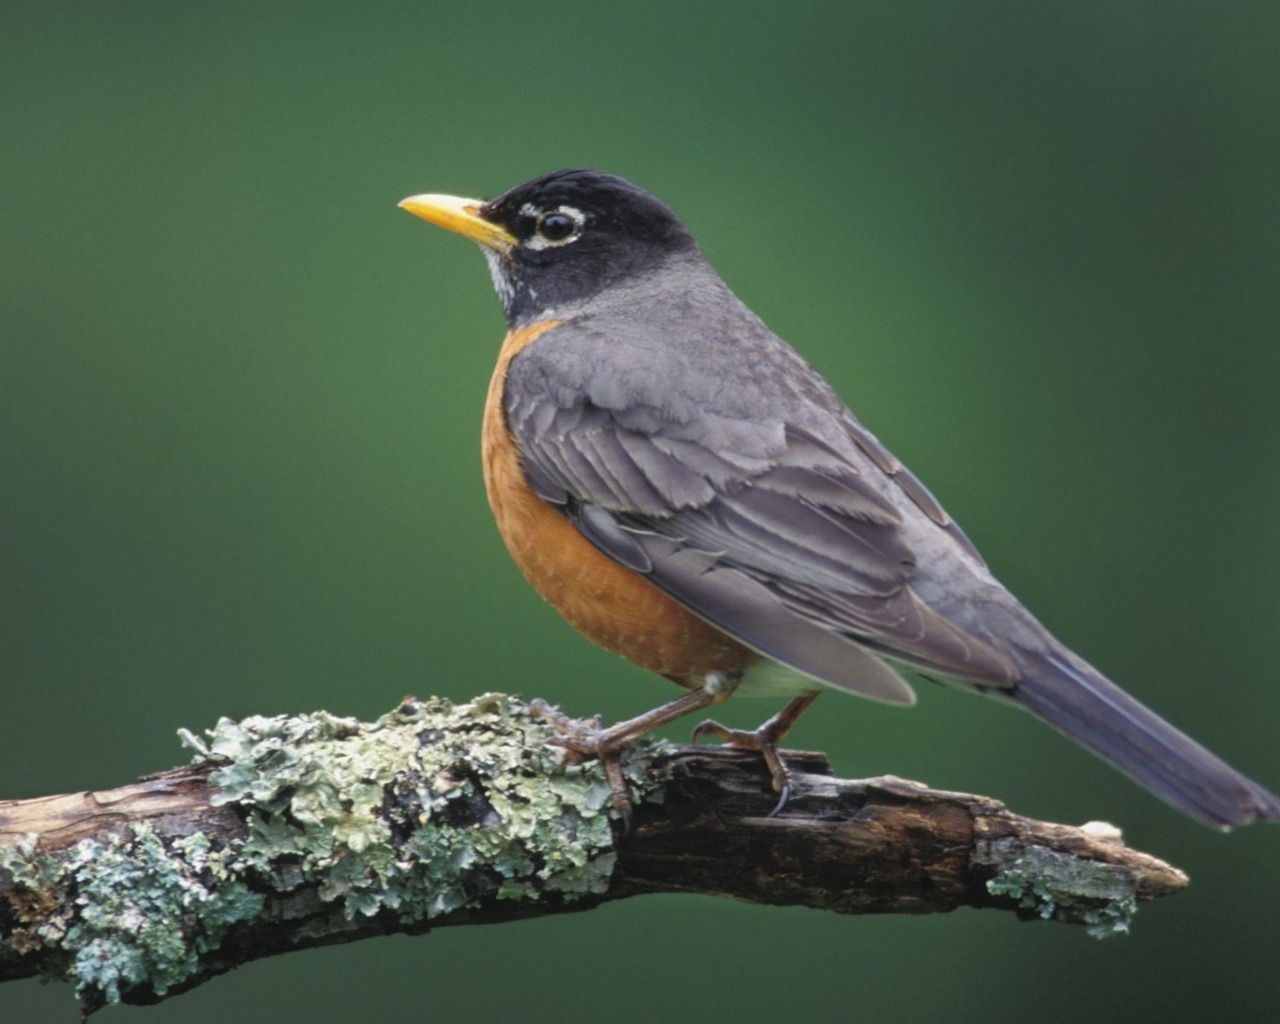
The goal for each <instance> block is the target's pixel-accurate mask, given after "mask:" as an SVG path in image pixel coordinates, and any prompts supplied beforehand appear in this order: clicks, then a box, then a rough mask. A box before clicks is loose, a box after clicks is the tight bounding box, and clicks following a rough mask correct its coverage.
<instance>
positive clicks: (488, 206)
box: [400, 170, 696, 323]
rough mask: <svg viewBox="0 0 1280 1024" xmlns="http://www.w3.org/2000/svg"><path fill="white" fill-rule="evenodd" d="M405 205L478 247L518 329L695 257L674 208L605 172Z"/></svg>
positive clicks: (563, 174) (560, 175) (561, 175)
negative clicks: (676, 259)
mask: <svg viewBox="0 0 1280 1024" xmlns="http://www.w3.org/2000/svg"><path fill="white" fill-rule="evenodd" d="M400 205H401V206H402V207H404V208H405V209H406V210H408V211H409V212H410V213H414V214H417V215H418V216H419V217H422V218H423V219H425V220H429V221H431V222H432V223H433V224H438V225H440V226H441V227H444V228H448V229H449V230H451V231H456V232H458V233H459V234H461V235H465V236H466V237H468V238H470V239H472V240H473V241H476V242H479V243H480V245H481V247H482V249H483V251H484V254H485V257H486V258H487V259H488V261H489V269H490V271H491V272H492V274H493V283H494V287H496V288H497V290H498V295H499V297H500V298H501V299H502V305H503V308H504V309H505V310H506V312H507V318H508V319H509V320H511V321H512V322H513V323H514V322H517V321H529V320H536V319H539V318H540V316H541V315H542V314H544V313H547V312H549V311H551V310H554V309H556V308H558V307H562V306H565V305H567V304H572V303H575V302H581V301H582V300H585V299H588V298H590V297H591V296H593V295H595V294H596V293H598V292H600V291H601V290H602V289H604V288H606V287H608V286H610V285H615V284H617V283H619V282H621V281H624V280H626V279H628V278H632V277H637V276H641V275H644V274H647V273H649V272H651V271H653V270H656V269H657V268H659V267H661V266H663V265H664V264H665V263H666V262H667V261H668V260H669V259H670V258H671V257H673V256H676V255H681V254H686V253H692V252H696V245H695V244H694V241H693V238H692V237H691V236H690V234H689V232H687V231H686V230H685V229H684V226H683V225H682V224H681V223H680V221H679V220H678V219H677V218H676V215H675V214H674V213H672V212H671V210H670V209H669V208H668V207H666V206H665V205H663V204H662V203H661V202H659V201H658V200H657V199H655V198H654V197H653V196H651V195H649V193H647V192H644V191H642V190H640V189H638V188H636V187H635V186H634V185H632V184H631V183H630V182H628V181H624V180H623V179H621V178H618V177H615V176H614V175H612V174H603V173H601V172H600V171H587V170H570V171H556V172H554V173H553V174H544V175H543V176H542V177H540V178H534V179H533V180H532V181H527V182H525V183H524V184H523V185H517V186H516V187H515V188H513V189H511V190H510V191H508V192H505V193H504V194H502V195H500V196H499V197H498V198H497V199H493V200H490V201H489V202H482V201H480V200H478V199H461V198H458V197H457V196H444V195H421V196H412V197H410V198H409V199H405V200H404V201H403V202H401V203H400Z"/></svg>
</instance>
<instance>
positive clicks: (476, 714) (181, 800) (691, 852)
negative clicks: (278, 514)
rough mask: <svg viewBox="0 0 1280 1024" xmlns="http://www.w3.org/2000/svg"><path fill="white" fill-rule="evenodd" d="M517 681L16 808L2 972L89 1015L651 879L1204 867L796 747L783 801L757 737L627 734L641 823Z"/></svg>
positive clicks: (855, 893)
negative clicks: (851, 773)
mask: <svg viewBox="0 0 1280 1024" xmlns="http://www.w3.org/2000/svg"><path fill="white" fill-rule="evenodd" d="M552 735H553V734H552V732H551V731H550V729H549V727H548V726H547V725H546V724H545V723H543V722H541V721H539V720H537V719H534V718H531V717H530V715H529V711H528V708H527V707H526V706H525V705H524V704H522V703H521V702H519V701H518V700H516V699H514V698H510V697H506V696H503V695H498V694H490V695H487V696H484V697H480V698H477V699H476V700H474V701H471V702H470V703H468V704H463V705H458V706H454V705H452V704H450V703H448V702H447V701H444V700H441V699H438V698H437V699H433V700H429V701H424V702H420V701H417V700H407V701H405V703H404V704H402V705H401V706H400V707H399V708H397V709H396V710H395V711H393V712H391V713H390V714H388V715H385V716H383V717H382V718H381V719H379V720H378V721H377V722H373V723H361V722H357V721H354V720H351V719H340V718H335V717H334V716H332V715H329V714H327V713H324V712H317V713H315V714H312V715H303V716H295V717H278V718H250V719H246V720H244V721H243V722H239V723H236V722H231V721H229V720H226V719H224V720H223V721H221V722H219V723H218V725H217V726H216V727H215V728H214V729H212V730H210V731H209V733H208V736H209V739H208V741H207V742H205V741H203V740H200V739H197V738H196V737H194V736H192V735H191V734H190V733H185V732H184V740H185V741H186V742H187V743H188V744H189V745H191V746H193V747H195V748H196V750H197V756H196V759H195V763H194V764H193V765H192V766H191V767H187V768H179V769H175V770H173V771H169V772H164V773H162V774H159V775H155V776H150V777H147V778H143V779H141V780H139V781H138V782H136V783H133V784H132V785H128V786H123V787H120V788H119V789H112V790H105V791H101V792H96V793H89V792H86V793H74V794H67V795H63V796H51V797H42V798H38V799H33V800H19V801H10V802H2V803H0V980H7V979H13V978H22V977H29V976H31V975H34V974H37V973H40V974H45V975H50V976H54V977H57V978H60V979H64V980H66V981H69V982H71V983H73V984H74V985H75V987H76V991H77V994H78V996H79V998H80V1000H81V1003H82V1006H83V1007H84V1009H85V1012H90V1011H92V1010H94V1009H96V1008H97V1007H99V1006H101V1005H103V1004H104V1003H108V1002H117V1001H123V1002H130V1003H150V1002H156V1001H159V1000H160V999H163V998H166V997H168V996H171V995H174V994H176V993H178V992H181V991H184V990H186V989H189V988H192V987H194V986H196V985H198V984H200V983H202V982H204V981H207V980H208V979H209V978H211V977H214V976H215V975H217V974H220V973H222V972H224V971H227V970H230V969H231V968H233V967H235V966H237V965H238V964H241V963H245V962H248V961H250V960H254V959H257V958H259V957H263V956H269V955H272V954H275V953H283V952H288V951H290V950H295V949H303V948H307V947H312V946H320V945H328V944H332V943H337V942H347V941H352V940H355V939H359V938H364V937H366V936H371V935H384V934H388V933H392V932H406V933H421V932H425V931H428V930H429V929H431V928H433V927H438V926H442V925H450V924H465V923H472V924H474V923H493V922H500V921H509V920H513V919H517V918H524V917H532V916H537V915H541V914H550V913H559V912H563V911H576V910H587V909H590V908H592V907H594V906H596V905H598V904H600V903H602V902H605V901H607V900H614V899H620V898H624V897H628V896H635V895H638V894H642V893H650V892H699V893H715V894H719V895H723V896H729V897H732V898H735V899H741V900H748V901H751V902H755V903H769V904H801V905H804V906H810V907H815V908H819V909H824V910H833V911H836V912H838V913H850V914H857V913H912V914H919V913H934V912H939V911H947V910H953V909H955V908H956V907H960V906H971V907H990V908H996V909H1002V910H1007V911H1012V912H1014V913H1015V914H1017V915H1018V916H1019V917H1023V918H1044V919H1053V920H1058V921H1066V922H1071V923H1077V924H1084V925H1086V926H1087V927H1088V928H1089V929H1090V930H1091V931H1092V932H1093V933H1094V934H1097V935H1105V934H1110V933H1113V932H1116V931H1123V930H1125V929H1126V928H1127V926H1128V921H1129V919H1130V917H1131V916H1132V914H1133V913H1134V911H1135V909H1136V905H1137V902H1138V901H1140V900H1145V899H1151V898H1153V897H1155V896H1160V895H1165V894H1168V893H1173V892H1177V891H1179V890H1180V889H1182V888H1184V887H1185V886H1186V884H1187V879H1186V876H1185V875H1183V874H1182V873H1181V872H1180V871H1178V870H1177V869H1176V868H1173V867H1170V866H1169V865H1168V864H1165V863H1163V862H1162V861H1159V860H1156V859H1155V858H1154V857H1150V856H1148V855H1146V854H1143V853H1139V852H1137V851H1134V850H1130V849H1128V848H1127V847H1125V846H1124V845H1123V844H1122V843H1121V841H1120V837H1119V833H1118V832H1117V831H1116V830H1115V829H1113V828H1112V827H1111V826H1105V825H1098V824H1096V823H1095V824H1092V825H1086V826H1084V827H1081V828H1071V827H1068V826H1065V825H1052V824H1046V823H1043V822H1037V821H1032V820H1030V819H1027V818H1021V817H1018V816H1017V815H1013V814H1010V813H1009V812H1008V811H1007V810H1006V809H1005V808H1004V806H1003V805H1001V804H1000V803H998V802H997V801H995V800H992V799H990V798H988V797H980V796H971V795H968V794H963V793H947V792H940V791H937V790H931V789H927V788H926V787H924V786H921V785H919V784H917V783H913V782H907V781H904V780H901V779H895V778H892V777H885V778H880V779H869V780H864V781H856V782H855V781H848V780H840V779H835V778H832V777H831V775H830V768H829V766H828V764H827V762H826V759H825V758H824V757H823V756H822V755H819V754H805V753H791V754H789V755H788V758H789V762H790V764H791V765H792V767H793V769H795V770H796V771H797V774H798V779H799V786H798V792H797V794H796V795H795V796H794V797H793V799H792V800H791V802H790V803H789V804H788V806H787V808H786V810H785V811H784V812H783V813H782V814H781V815H779V816H778V817H775V818H770V817H766V814H767V812H768V810H769V808H770V806H771V804H772V802H773V799H774V797H773V794H772V793H771V792H770V790H769V781H768V774H767V772H766V771H765V769H764V767H763V764H762V763H761V759H760V758H759V757H758V755H755V754H753V753H749V752H743V751H737V750H732V749H725V748H698V747H671V746H670V745H667V744H662V743H643V744H638V745H637V746H636V747H634V748H633V749H631V750H630V751H628V752H627V754H626V756H625V760H624V770H625V773H626V775H627V778H628V780H629V782H630V784H631V786H632V792H633V794H634V798H635V804H636V811H635V822H634V827H633V829H632V831H631V833H630V834H627V835H623V834H622V831H621V826H620V825H619V823H618V822H617V821H616V820H615V819H616V817H617V815H616V812H615V811H614V809H613V805H612V801H611V792H610V787H609V783H608V781H607V779H606V778H605V775H604V772H603V771H602V770H601V769H600V766H599V765H598V764H597V763H596V762H594V761H588V762H585V763H582V764H573V763H571V759H570V758H567V757H566V755H565V752H564V751H563V750H562V749H561V748H559V747H557V746H555V745H553V744H549V743H548V742H547V740H548V739H549V738H551V736H552Z"/></svg>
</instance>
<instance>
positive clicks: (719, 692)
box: [529, 672, 799, 832]
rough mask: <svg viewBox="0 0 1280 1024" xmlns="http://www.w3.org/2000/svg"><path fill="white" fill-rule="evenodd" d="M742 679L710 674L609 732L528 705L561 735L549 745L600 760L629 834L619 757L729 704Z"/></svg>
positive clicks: (543, 705) (596, 723)
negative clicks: (667, 728) (650, 736)
mask: <svg viewBox="0 0 1280 1024" xmlns="http://www.w3.org/2000/svg"><path fill="white" fill-rule="evenodd" d="M740 678H741V673H737V672H709V673H708V674H707V676H706V678H705V679H704V680H703V682H702V685H701V686H699V687H698V688H697V689H696V690H691V691H689V692H688V693H686V694H685V695H684V696H683V697H677V698H676V699H675V700H671V701H667V703H665V704H661V705H659V706H658V707H656V708H654V709H653V710H651V711H646V712H645V713H644V714H643V715H637V716H636V717H635V718H628V719H627V720H626V721H625V722H618V723H617V724H616V725H611V726H609V727H608V728H607V729H605V728H602V727H601V724H600V719H599V718H598V717H597V718H595V719H594V720H590V721H583V720H582V719H577V718H570V717H569V716H568V715H566V714H565V713H564V712H563V711H561V710H560V709H559V708H555V707H552V706H551V705H550V704H548V703H547V702H546V701H545V700H540V699H537V700H532V701H530V702H529V708H530V710H531V711H532V712H533V713H534V714H535V715H536V716H537V717H539V718H542V719H545V720H546V721H547V722H549V723H551V726H552V727H553V728H554V729H555V730H556V732H558V733H559V734H560V735H559V736H556V737H555V738H554V739H552V740H550V741H549V742H551V743H554V744H556V745H557V746H560V747H564V748H565V749H566V750H569V751H572V752H573V753H574V754H577V755H579V760H581V758H582V757H585V756H594V757H597V758H599V759H600V763H601V764H603V765H604V769H605V772H606V774H607V775H608V776H609V785H610V786H611V787H612V789H613V804H614V806H615V807H616V808H617V809H618V813H619V814H621V815H622V822H623V827H624V828H625V829H626V831H628V832H630V831H631V794H630V792H629V791H628V789H627V780H626V778H625V777H624V776H623V774H622V759H621V757H620V756H619V755H620V754H621V753H622V751H623V750H625V749H626V748H627V747H628V746H630V745H631V744H632V743H634V742H635V741H636V740H638V739H639V738H640V737H641V736H644V735H646V734H647V733H650V732H653V730H655V729H660V728H662V727H663V726H664V725H669V724H670V723H671V722H674V721H675V720H676V719H677V718H683V717H684V716H685V715H688V714H692V713H693V712H694V711H701V710H702V709H703V708H706V707H710V706H711V705H712V704H719V703H720V702H721V701H723V700H727V699H728V697H729V695H730V694H731V693H733V691H734V690H735V689H736V688H737V686H738V680H739V679H740ZM798 713H799V712H797V714H798ZM783 731H784V732H785V730H783Z"/></svg>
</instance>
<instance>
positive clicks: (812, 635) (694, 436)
mask: <svg viewBox="0 0 1280 1024" xmlns="http://www.w3.org/2000/svg"><path fill="white" fill-rule="evenodd" d="M538 348H539V346H538V344H537V343H535V344H534V345H533V346H531V347H530V348H529V349H527V350H526V351H525V352H522V353H521V354H520V355H519V356H517V357H516V359H515V360H513V362H512V364H511V366H510V369H509V373H508V379H507V387H506V389H505V395H504V398H505V403H504V404H505V411H506V415H507V423H508V427H509V429H510V430H511V432H512V434H513V436H514V438H515V440H516V442H517V445H518V447H519V449H520V452H521V456H522V459H523V465H524V470H525V473H526V476H527V478H528V480H529V483H530V485H531V486H532V487H533V489H534V490H535V492H536V493H537V494H538V495H539V496H540V497H541V498H542V499H543V500H544V501H547V502H548V503H549V504H551V505H553V506H555V507H556V508H558V509H559V510H561V511H562V512H563V514H564V515H566V516H567V517H568V518H569V519H570V520H571V521H572V522H573V523H574V525H575V526H576V527H577V528H578V529H579V530H580V531H581V532H582V534H583V535H584V536H585V537H586V538H587V539H588V540H589V541H590V542H591V543H592V544H594V545H595V546H596V547H597V548H599V549H600V550H601V551H602V552H604V553H605V554H606V555H608V556H609V557H610V558H613V559H614V560H616V561H618V562H620V563H622V564H624V565H626V566H628V567H629V568H631V569H633V570H635V571H637V572H640V573H643V574H644V575H645V576H646V577H647V578H648V579H649V580H650V581H652V582H653V583H654V584H655V585H656V586H658V587H659V588H661V589H662V590H663V591H665V592H666V593H668V594H670V595H671V596H672V597H673V598H675V599H676V600H677V601H679V602H681V603H682V604H684V605H685V606H686V607H688V608H690V609H691V610H692V611H694V612H696V613H697V614H698V615H700V616H702V617H703V618H705V619H707V620H708V621H710V622H712V623H713V624H715V625H716V626H718V627H719V628H721V629H723V630H724V631H725V632H726V633H729V634H730V635H732V636H734V637H736V638H738V639H739V640H741V641H742V642H743V643H745V644H747V645H748V646H750V647H752V648H754V649H756V650H758V651H760V652H762V653H763V654H765V655H768V656H769V657H771V658H773V659H775V660H777V661H779V662H782V663H783V664H786V665H789V666H791V667H792V668H794V669H797V670H799V671H800V672H803V673H805V674H807V675H810V676H812V677H814V678H815V679H818V680H820V681H822V682H825V683H829V684H831V685H834V686H838V687H841V688H844V689H848V690H852V691H855V692H858V693H862V694H863V695H865V696H871V697H875V698H878V699H881V700H888V701H893V702H899V703H902V702H909V701H910V700H911V699H912V695H911V691H910V689H909V687H907V686H906V684H905V683H903V682H901V680H898V679H896V678H895V677H893V676H891V674H890V673H887V672H883V671H871V672H868V666H867V664H866V661H867V658H866V655H865V653H864V651H865V650H867V649H869V650H870V651H873V652H875V653H877V654H880V655H883V656H885V657H888V658H891V659H895V660H898V661H901V662H905V663H907V664H909V665H912V666H915V667H918V668H921V669H925V670H930V671H936V672H940V673H943V674H946V675H948V676H954V677H957V678H961V679H966V680H970V681H972V682H975V683H978V684H979V685H981V686H985V687H995V688H1005V687H1008V686H1011V685H1012V684H1013V683H1014V682H1015V681H1016V679H1017V677H1018V670H1017V668H1016V667H1015V665H1014V664H1013V663H1012V662H1011V660H1010V659H1009V658H1008V657H1007V656H1006V655H1005V654H1004V653H1002V652H1001V651H1000V650H998V649H997V648H996V647H994V646H993V645H992V644H990V643H988V642H987V641H986V640H984V639H983V638H981V637H979V636H976V635H974V634H973V633H971V632H968V631H966V630H965V629H963V628H961V627H960V626H959V625H957V624H956V623H954V622H952V621H950V620H949V619H948V618H946V617H944V616H943V615H942V614H939V613H938V612H936V611H934V610H933V609H931V608H930V607H929V606H928V605H927V604H926V603H925V602H924V601H923V600H921V598H920V597H919V596H918V594H917V593H916V592H915V591H914V590H913V589H912V586H911V581H912V577H913V575H914V574H915V571H916V559H915V552H914V551H913V550H912V547H911V544H910V543H909V542H908V537H907V531H905V530H904V529H903V515H902V513H901V512H899V511H898V509H897V508H895V505H894V503H893V501H892V500H891V499H890V497H887V496H886V494H885V492H884V481H885V479H886V478H891V479H893V480H894V484H893V486H896V487H897V488H898V489H899V492H900V493H901V495H902V497H903V498H904V499H906V500H907V501H909V502H912V503H914V505H915V507H916V508H917V509H919V510H920V511H922V512H923V513H924V514H925V515H926V516H929V517H930V518H932V519H933V520H934V522H935V524H936V525H937V527H938V528H939V529H942V530H950V531H951V537H949V538H948V539H947V542H948V543H954V544H955V545H957V546H958V547H961V548H964V549H965V550H971V548H969V547H968V546H967V545H968V542H967V540H965V539H964V538H963V535H961V534H959V533H958V531H956V530H954V527H951V526H950V525H949V522H948V521H947V520H946V517H945V514H944V513H943V512H942V510H941V509H940V508H939V507H938V506H937V504H936V502H934V501H933V499H932V498H931V497H930V496H929V494H928V492H927V491H925V490H924V488H923V487H922V486H920V485H919V483H918V482H917V481H916V480H915V479H914V477H911V476H910V475H909V474H907V473H906V472H905V470H903V469H902V467H901V466H900V465H899V464H897V463H896V461H895V460H892V457H891V456H889V455H888V453H887V452H884V450H883V449H882V448H880V447H879V445H878V443H877V442H876V441H875V439H874V438H873V437H871V436H870V435H869V434H865V433H864V432H862V431H861V429H860V428H859V427H858V426H857V424H856V422H854V421H853V420H852V418H851V417H848V419H847V420H846V421H845V422H844V423H843V424H842V427H843V429H845V430H847V431H849V432H850V434H849V436H850V437H851V438H852V440H853V441H854V442H855V444H856V451H857V452H858V455H857V456H855V455H853V454H852V453H851V451H845V452H841V451H839V450H837V449H836V448H835V447H834V446H833V445H831V444H829V443H827V442H825V441H824V440H822V439H820V438H819V437H818V436H816V434H815V433H814V432H812V431H811V430H808V429H806V428H805V427H804V426H801V425H799V424H796V423H788V422H786V418H785V417H782V418H778V417H774V416H771V415H769V414H768V411H766V410H762V411H761V414H760V415H759V416H758V417H752V418H734V417H726V416H724V415H721V414H718V413H717V412H715V411H714V410H713V409H710V408H701V409H697V408H691V407H685V408H680V409H679V410H678V412H676V413H673V411H672V407H671V406H668V407H667V408H662V407H659V406H658V405H657V404H656V403H646V402H639V403H626V404H624V403H620V402H618V401H616V396H615V395H613V394H612V393H609V389H608V388H606V387H603V386H602V387H600V388H594V387H593V386H592V380H591V378H590V375H589V374H588V375H586V377H585V379H584V380H583V381H582V382H581V385H580V386H578V387H572V388H569V387H554V386H548V384H547V382H548V379H549V378H548V375H547V373H546V367H545V366H539V365H538V360H539V356H538V354H537V350H538ZM810 372H812V371H810ZM815 377H816V375H815ZM598 403H609V404H611V405H613V406H614V408H609V407H606V406H605V405H604V404H598ZM853 448H854V446H853V445H850V449H853ZM873 475H874V476H876V477H877V478H878V480H877V483H879V485H880V486H879V487H877V486H875V485H873V484H872V482H871V479H870V478H871V476H873ZM975 557H976V555H975Z"/></svg>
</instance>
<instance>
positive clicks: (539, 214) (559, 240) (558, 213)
mask: <svg viewBox="0 0 1280 1024" xmlns="http://www.w3.org/2000/svg"><path fill="white" fill-rule="evenodd" d="M520 212H521V213H525V214H527V215H528V216H532V217H533V218H534V233H533V234H532V235H530V236H529V238H528V240H527V241H526V242H525V243H524V244H525V245H526V246H528V247H529V248H530V249H551V248H554V247H556V246H559V245H568V244H569V243H570V242H574V241H577V239H578V238H579V237H580V236H581V234H582V229H583V228H584V227H586V224H587V217H586V214H584V213H583V212H582V211H581V210H579V209H577V208H576V207H573V206H557V207H556V208H555V209H554V210H533V209H530V208H527V209H525V210H521V211H520Z"/></svg>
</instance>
